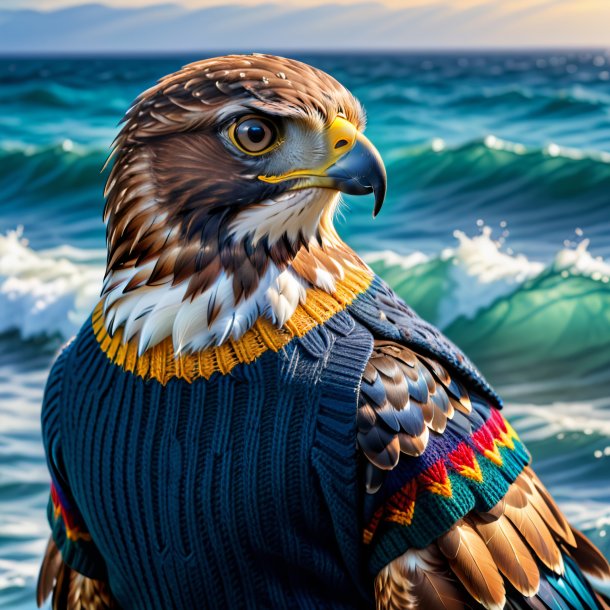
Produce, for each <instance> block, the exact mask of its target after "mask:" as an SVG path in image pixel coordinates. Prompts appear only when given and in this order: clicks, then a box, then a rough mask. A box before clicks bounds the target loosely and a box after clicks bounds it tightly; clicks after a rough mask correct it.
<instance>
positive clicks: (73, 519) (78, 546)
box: [47, 482, 106, 578]
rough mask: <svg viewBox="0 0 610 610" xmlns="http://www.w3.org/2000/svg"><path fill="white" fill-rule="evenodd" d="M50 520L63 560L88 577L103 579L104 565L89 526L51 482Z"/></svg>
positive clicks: (65, 496)
mask: <svg viewBox="0 0 610 610" xmlns="http://www.w3.org/2000/svg"><path fill="white" fill-rule="evenodd" d="M47 517H48V520H49V524H50V526H51V530H52V533H53V539H54V540H55V544H56V545H57V547H58V548H59V549H60V551H61V555H62V558H63V560H64V561H65V562H66V563H67V564H68V565H70V566H72V567H73V568H74V569H76V570H78V571H79V572H80V573H81V574H84V575H85V576H89V577H91V578H104V577H105V573H106V572H105V568H104V562H103V560H102V559H101V557H100V556H99V552H98V550H97V549H96V547H95V544H94V543H93V541H92V539H91V535H90V534H89V532H88V531H87V527H86V525H85V524H84V522H83V519H82V517H81V516H80V513H79V512H78V509H77V508H76V507H75V506H74V503H73V502H72V501H71V500H70V498H69V497H68V494H66V493H65V492H64V491H63V490H62V488H61V487H60V485H58V484H57V483H56V482H52V483H51V494H50V497H49V503H48V506H47Z"/></svg>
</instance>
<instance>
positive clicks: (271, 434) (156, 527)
mask: <svg viewBox="0 0 610 610" xmlns="http://www.w3.org/2000/svg"><path fill="white" fill-rule="evenodd" d="M367 285H369V284H368V283H367ZM356 289H357V290H358V291H359V293H358V294H359V296H358V294H354V295H352V296H353V298H347V297H346V298H343V299H342V302H341V307H337V308H336V309H335V310H334V315H331V316H323V317H321V318H320V319H319V320H318V321H315V324H309V323H308V327H307V328H306V329H305V330H303V331H302V332H301V331H300V330H299V332H296V331H295V332H292V333H291V336H290V337H289V338H286V337H284V336H282V340H281V346H279V345H278V344H277V343H275V339H274V340H271V339H269V341H266V342H265V349H264V350H260V353H257V354H256V356H255V357H251V355H248V354H246V355H245V356H243V357H241V356H240V355H239V354H240V353H241V352H240V350H239V349H237V350H233V353H234V354H237V356H236V357H237V359H238V360H239V362H233V363H232V365H231V367H230V368H228V369H227V370H222V368H219V367H216V369H214V370H208V369H205V370H206V371H207V372H206V373H205V375H204V374H203V370H204V369H203V368H199V369H197V370H198V371H200V373H201V374H199V373H197V374H195V373H189V374H188V375H184V374H183V372H184V368H183V367H181V366H173V367H170V369H171V370H170V371H169V373H168V370H167V367H165V368H163V371H161V372H159V371H157V373H156V374H155V375H153V374H152V373H151V371H153V368H154V367H153V366H152V365H151V364H150V363H152V362H153V361H152V360H150V361H149V364H147V365H146V366H139V365H138V363H137V362H135V363H132V365H130V366H131V370H127V368H126V365H125V363H126V362H131V360H130V359H129V358H132V356H129V358H127V357H126V356H125V355H126V354H131V352H130V351H129V350H130V349H131V348H130V347H129V346H128V347H127V348H125V349H123V348H120V346H118V345H114V343H116V342H113V340H112V338H110V337H106V336H103V337H100V336H99V335H100V332H99V331H100V325H99V315H100V312H99V311H96V312H94V314H93V315H92V317H91V318H90V319H89V320H88V321H87V322H86V323H85V325H84V326H83V328H82V329H81V331H80V333H79V334H78V336H77V337H76V338H75V339H74V341H73V342H72V343H71V344H70V345H69V346H67V347H66V348H65V349H64V351H63V352H62V354H61V355H60V356H59V358H58V360H57V361H56V363H55V365H54V367H53V370H52V372H51V375H50V377H49V381H48V384H47V388H46V393H45V401H44V406H43V413H42V423H43V434H44V441H45V446H46V450H47V456H48V461H49V468H50V471H51V475H52V492H51V501H50V503H49V520H50V522H51V525H52V528H53V535H54V538H55V540H56V542H57V544H58V546H59V548H60V550H61V552H62V555H63V558H64V560H65V561H66V563H68V564H69V565H70V566H72V567H73V568H74V569H76V570H77V571H79V572H81V573H83V574H85V575H87V576H90V577H95V578H108V580H109V583H110V587H111V590H112V592H113V594H114V595H115V597H116V598H117V600H118V602H119V603H120V604H121V605H122V606H123V607H124V608H125V609H128V608H129V609H136V610H153V609H157V608H158V609H163V610H167V609H169V608H172V609H176V610H181V609H187V608H188V609H190V610H192V609H193V608H257V609H264V608H274V609H283V608H286V609H288V608H291V609H292V608H303V609H311V610H314V609H320V608H325V609H326V608H328V609H335V608H336V609H347V608H352V609H355V608H363V607H372V606H373V597H372V575H371V573H370V572H369V567H370V566H369V562H370V560H371V548H370V546H371V545H370V544H368V545H367V544H365V542H364V541H363V532H365V537H366V531H365V526H367V527H370V523H369V522H368V518H369V517H370V513H369V511H368V510H367V508H366V506H365V505H366V502H365V499H364V495H365V494H364V486H363V483H362V472H361V468H360V465H361V464H360V461H359V455H358V449H357V443H356V410H357V401H358V391H359V387H360V379H361V376H362V373H363V370H364V367H365V365H366V363H367V361H368V358H369V356H370V354H371V350H372V343H373V332H372V331H374V332H375V333H379V332H380V330H379V329H381V330H383V329H385V331H384V332H388V333H389V332H390V331H391V332H393V333H395V332H396V331H395V330H392V329H391V327H392V324H390V322H389V321H388V320H389V316H381V315H380V310H379V308H378V307H375V302H376V301H375V297H376V296H377V297H379V296H381V297H383V295H384V294H385V291H386V288H385V287H384V285H383V284H382V283H381V282H380V281H379V280H378V279H377V278H375V279H374V281H373V283H372V284H371V285H370V286H369V287H368V288H367V287H366V286H362V285H360V286H357V287H356ZM401 307H402V305H401ZM409 311H410V310H409ZM394 314H396V312H394ZM403 315H404V320H402V322H403V327H404V329H405V331H401V333H402V334H399V335H397V336H398V337H399V338H400V339H401V340H403V341H405V340H406V339H405V337H406V336H407V333H406V331H408V332H409V333H411V336H412V337H411V338H412V342H413V343H415V342H419V343H424V342H425V340H426V337H428V338H429V339H430V340H429V341H428V342H427V343H426V350H427V353H429V354H432V355H435V357H438V358H439V360H440V361H442V362H443V363H444V364H445V365H446V366H448V367H451V368H452V370H456V371H458V372H459V373H460V375H461V376H462V378H463V379H465V380H466V381H467V382H468V383H472V384H474V385H475V386H476V387H478V388H479V389H480V391H481V392H482V393H483V394H485V395H487V396H488V397H490V400H491V399H493V398H494V397H495V395H494V394H493V392H492V391H491V390H490V389H489V387H488V386H487V385H486V384H485V382H484V380H483V379H482V378H481V377H480V376H479V375H478V373H477V372H476V370H475V369H474V368H472V367H471V365H470V364H469V363H468V362H467V360H465V358H464V356H463V355H461V354H460V353H459V351H458V350H457V349H456V348H454V347H453V346H452V345H451V344H450V343H448V342H446V340H445V339H444V338H442V337H441V336H440V335H438V334H437V335H434V336H432V335H426V332H428V330H427V329H428V327H427V325H426V324H425V323H424V322H422V321H421V320H420V319H419V318H417V316H415V315H414V314H412V312H411V313H409V315H407V314H405V313H404V311H403ZM405 325H406V326H405ZM386 326H387V328H386ZM413 338H414V339H413ZM115 348H116V349H115ZM119 348H120V349H123V352H122V353H123V355H124V357H123V360H121V361H120V362H118V361H115V360H113V358H115V357H116V355H117V353H119V352H118V350H119ZM158 351H159V350H158ZM133 358H136V359H137V355H134V356H133ZM156 358H157V360H160V361H161V362H165V361H166V354H164V353H163V354H161V353H160V352H159V354H158V355H157V356H156ZM198 358H199V360H198V362H200V363H201V362H202V360H201V357H200V356H198ZM115 359H116V358H115ZM214 362H217V360H214ZM155 366H156V365H155ZM193 366H194V365H193ZM197 366H199V365H197ZM206 366H207V365H206ZM128 368H129V367H128ZM155 370H156V369H155ZM191 370H192V371H194V370H195V369H191ZM153 372H154V371H153ZM208 372H209V374H208ZM415 461H417V460H415ZM485 468H487V466H486V465H485ZM416 470H417V468H415V470H411V471H410V470H408V469H407V470H405V474H404V476H403V477H402V479H401V480H400V481H393V482H392V484H393V485H394V484H395V485H397V487H396V489H399V488H402V487H403V486H404V485H408V484H409V481H410V480H411V479H412V478H413V477H414V476H416ZM420 470H421V469H420ZM417 472H419V470H417ZM390 491H391V490H390V488H388V492H387V493H388V496H387V497H388V498H390V499H391V494H390ZM379 497H381V496H379ZM384 498H385V496H384ZM384 502H385V499H384ZM388 502H389V500H388ZM367 513H369V514H368V516H367ZM365 519H367V522H366V523H365ZM393 525H396V523H394V524H386V525H384V526H383V528H381V530H380V531H389V532H391V531H393V530H392V527H390V526H393ZM411 529H412V528H411ZM380 540H382V539H381V538H380ZM383 540H385V537H384V538H383ZM411 542H412V541H411V539H410V538H409V536H405V535H404V534H400V535H392V536H390V537H388V538H387V541H386V542H383V543H382V544H380V545H375V546H376V548H378V549H381V550H379V551H376V552H377V555H378V557H381V558H382V559H385V558H387V557H389V556H390V555H391V554H392V553H401V552H404V550H406V548H408V546H409V544H411Z"/></svg>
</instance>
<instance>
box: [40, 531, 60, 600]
mask: <svg viewBox="0 0 610 610" xmlns="http://www.w3.org/2000/svg"><path fill="white" fill-rule="evenodd" d="M62 563H63V562H62V559H61V555H60V553H59V549H58V548H57V545H56V544H55V541H54V540H53V537H52V536H50V537H49V542H48V543H47V549H46V551H45V554H44V558H43V560H42V565H41V566H40V572H39V574H38V584H37V586H36V604H37V606H38V607H39V608H40V607H41V606H42V604H44V602H45V600H46V599H47V597H49V595H50V594H51V591H52V590H53V585H54V584H55V579H56V578H57V574H58V572H59V570H60V568H61V566H62Z"/></svg>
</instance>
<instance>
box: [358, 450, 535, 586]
mask: <svg viewBox="0 0 610 610" xmlns="http://www.w3.org/2000/svg"><path fill="white" fill-rule="evenodd" d="M498 451H499V454H500V456H501V458H502V465H501V466H499V465H497V464H496V463H494V462H493V461H492V460H491V459H488V458H487V457H483V456H482V455H480V454H479V455H477V462H478V464H479V467H480V469H481V474H482V481H481V482H477V481H476V480H473V479H472V478H469V477H465V476H462V475H460V474H458V473H457V472H456V471H455V470H452V469H450V468H447V478H448V479H449V481H450V486H451V495H450V496H448V495H443V494H442V493H434V492H432V491H427V490H421V489H419V488H418V489H417V491H416V492H415V494H416V495H415V498H416V499H415V503H414V507H413V511H412V514H411V515H409V516H410V523H408V524H407V523H406V521H407V520H409V519H407V518H405V520H403V522H402V523H398V522H397V521H395V520H391V519H388V518H387V517H386V518H384V517H382V518H381V519H380V520H379V524H378V526H377V528H376V530H375V533H374V536H373V537H372V540H371V541H370V544H369V548H370V549H371V555H370V559H369V570H370V573H371V574H372V575H376V574H377V573H378V572H379V570H381V568H383V567H384V566H386V565H387V564H388V563H389V562H391V561H392V560H393V559H395V558H396V557H398V556H400V555H402V554H403V553H405V552H406V551H407V550H408V549H409V548H413V547H415V548H424V547H426V546H428V545H429V544H430V543H431V542H433V541H434V540H436V539H437V538H438V537H439V536H440V535H442V534H443V533H444V532H446V531H448V530H449V529H451V526H452V525H453V524H454V523H455V522H456V521H459V520H460V519H462V518H463V517H464V516H465V515H467V514H468V513H469V512H470V511H472V510H476V511H477V512H485V511H488V510H490V509H491V508H493V507H494V506H495V505H496V504H497V503H498V502H499V501H500V500H501V499H502V498H503V497H504V495H505V494H506V492H507V491H508V488H509V486H510V485H511V484H512V483H513V482H514V481H515V479H516V478H517V476H519V474H520V473H521V471H522V470H523V468H524V467H525V466H526V465H527V464H528V463H529V459H530V458H529V454H528V452H527V450H526V449H525V447H524V445H523V444H522V443H521V442H520V441H518V440H516V439H515V440H514V448H513V449H510V448H509V447H499V448H498Z"/></svg>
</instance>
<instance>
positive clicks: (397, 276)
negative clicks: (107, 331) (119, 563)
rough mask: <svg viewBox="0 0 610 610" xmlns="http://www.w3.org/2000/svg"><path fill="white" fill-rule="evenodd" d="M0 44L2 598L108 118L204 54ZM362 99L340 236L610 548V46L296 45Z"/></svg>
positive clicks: (100, 179)
mask: <svg viewBox="0 0 610 610" xmlns="http://www.w3.org/2000/svg"><path fill="white" fill-rule="evenodd" d="M204 56H205V54H200V55H192V56H188V57H187V56H180V57H178V56H171V57H158V58H151V57H148V58H136V57H131V58H120V57H106V58H95V57H89V58H80V59H74V58H59V57H57V58H39V59H37V58H28V59H14V58H6V57H5V58H1V59H0V607H2V608H11V609H26V608H27V609H29V608H33V607H34V601H33V600H34V597H33V596H34V586H35V580H36V575H37V570H38V565H39V560H40V557H41V555H42V553H43V550H44V546H45V541H46V538H47V536H48V526H47V523H46V516H45V506H46V502H47V495H48V483H49V479H48V475H47V471H46V466H45V462H44V456H43V450H42V445H41V439H40V426H39V411H40V401H41V395H42V391H43V387H44V383H45V378H46V375H47V371H48V369H49V366H50V363H51V361H52V359H53V356H54V354H55V353H56V351H57V349H58V348H59V347H60V345H61V344H62V342H65V341H66V340H67V339H68V338H69V337H70V336H71V335H72V334H73V333H74V332H75V331H76V330H77V329H78V327H79V325H80V324H81V323H82V322H83V320H84V319H85V317H86V316H87V314H88V313H89V311H90V310H91V308H92V305H93V304H94V303H95V302H96V299H97V298H98V296H99V290H100V286H101V279H102V275H103V269H104V257H105V252H104V226H103V223H102V220H101V213H102V207H103V198H102V189H103V183H104V179H105V176H104V175H103V174H101V173H100V170H101V168H102V165H103V163H104V160H105V158H106V156H107V154H108V151H109V146H110V144H111V142H112V139H113V137H114V135H115V134H116V132H117V123H118V121H119V120H120V118H121V116H122V114H123V113H124V112H125V111H126V109H127V108H128V107H129V106H130V104H131V102H132V100H133V99H134V98H135V96H136V95H137V94H138V93H139V92H140V91H142V90H143V89H145V88H147V87H148V86H150V85H151V84H153V83H154V82H155V81H156V80H157V79H158V78H159V77H161V76H163V75H164V74H166V73H169V72H172V71H173V70H175V69H177V68H178V67H180V66H182V65H183V64H185V63H188V62H189V61H192V60H194V59H198V58H201V57H204ZM299 58H300V59H304V60H305V61H308V62H309V63H312V64H314V65H316V66H318V67H320V68H322V69H324V70H327V71H328V72H330V73H331V74H333V75H334V76H335V77H336V78H338V79H339V80H340V81H342V82H343V83H344V84H345V85H347V86H348V87H349V88H350V89H351V90H352V91H353V92H354V93H355V94H356V95H357V96H358V97H359V99H360V100H361V101H362V103H363V104H364V106H365V108H366V110H367V114H368V128H367V135H368V136H369V137H370V139H371V140H372V141H373V142H374V143H375V144H376V146H377V147H378V148H379V150H380V152H381V154H382V156H383V158H384V159H385V162H386V165H387V169H388V181H389V187H388V198H387V200H386V203H385V206H384V209H383V210H382V212H381V214H380V216H379V217H378V218H377V219H375V220H373V219H372V218H371V211H372V202H371V201H369V200H368V199H367V198H353V199H352V198H347V201H346V205H345V206H343V207H342V208H341V212H340V215H339V218H338V220H337V224H338V228H339V231H340V233H341V234H342V235H343V237H344V238H345V239H346V240H347V242H348V243H350V244H351V245H352V246H353V247H355V248H356V249H357V250H358V251H359V252H360V253H362V254H364V255H365V257H366V260H367V261H368V262H369V264H370V265H371V266H372V267H373V268H374V269H375V270H376V271H377V272H378V273H380V274H381V275H382V276H383V277H384V278H386V279H387V280H388V281H389V282H390V283H391V285H392V286H393V287H394V288H395V289H396V290H397V291H398V292H399V294H400V295H401V296H402V297H403V298H404V299H405V300H406V301H407V302H409V303H410V304H411V305H412V306H413V307H414V308H415V309H416V310H417V311H418V312H419V313H420V314H421V315H422V316H424V317H425V318H427V319H428V320H430V321H432V322H433V323H435V324H437V325H438V326H440V327H441V328H442V329H443V331H444V332H445V333H446V334H447V335H448V336H449V337H450V338H451V339H453V340H454V341H455V342H457V343H458V344H459V345H460V346H461V347H462V348H463V349H464V350H465V351H466V353H467V354H468V355H469V356H470V357H471V358H472V359H473V360H474V361H475V362H476V363H477V365H478V366H479V368H480V369H481V370H482V371H483V373H484V374H485V375H486V376H487V378H488V380H489V381H490V382H491V383H492V384H493V385H494V387H495V388H496V389H497V390H498V391H499V392H500V393H501V394H502V396H503V397H504V399H505V401H506V407H505V415H506V416H507V417H508V418H509V419H510V420H511V421H512V423H513V425H514V426H515V428H516V429H517V431H518V432H519V433H520V434H521V437H522V438H523V439H524V440H525V441H526V443H527V445H528V447H529V449H530V451H531V453H532V455H533V458H534V467H535V469H536V471H537V472H538V473H539V475H540V476H541V478H542V480H543V481H544V482H545V483H546V484H547V486H548V487H549V488H550V489H551V491H552V492H553V494H554V495H555V497H556V498H557V500H558V502H559V504H560V505H561V507H562V508H563V510H564V511H565V512H566V514H567V515H568V516H569V518H570V519H571V520H572V522H573V523H574V524H576V525H577V526H578V527H579V528H581V529H583V530H584V531H585V532H586V533H587V534H588V535H589V536H590V537H591V538H592V540H593V541H594V542H595V543H596V544H597V545H599V546H600V548H601V549H602V550H603V551H604V552H605V553H606V555H607V556H608V557H610V540H609V538H610V535H607V532H610V527H609V526H610V417H609V415H610V281H609V278H610V53H609V52H604V51H569V52H560V51H556V52H550V51H548V52H547V51H539V52H538V51H537V52H519V53H516V52H510V53H508V52H506V53H453V54H431V53H429V54H407V55H387V54H380V55H359V54H352V55H324V54H318V55H308V56H301V57H299Z"/></svg>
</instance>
